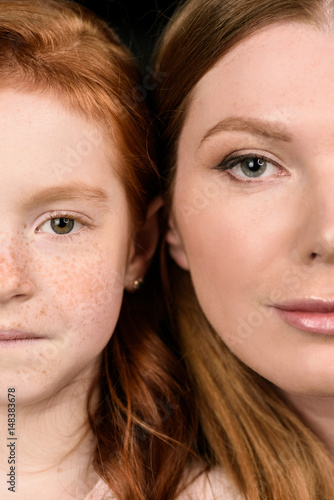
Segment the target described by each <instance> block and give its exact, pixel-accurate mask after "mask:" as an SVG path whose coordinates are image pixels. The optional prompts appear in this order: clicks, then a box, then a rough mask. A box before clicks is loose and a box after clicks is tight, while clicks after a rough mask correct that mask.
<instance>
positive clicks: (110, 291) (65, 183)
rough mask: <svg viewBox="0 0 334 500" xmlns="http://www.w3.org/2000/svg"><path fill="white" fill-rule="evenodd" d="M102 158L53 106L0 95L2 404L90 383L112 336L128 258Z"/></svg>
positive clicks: (114, 191) (124, 208) (108, 166)
mask: <svg viewBox="0 0 334 500" xmlns="http://www.w3.org/2000/svg"><path fill="white" fill-rule="evenodd" d="M111 133H112V131H111ZM110 149H111V148H108V149H107V146H106V145H105V142H104V140H103V137H102V132H100V131H99V130H98V129H97V128H94V126H93V125H90V124H89V123H88V122H86V121H85V120H84V119H83V118H82V117H80V116H79V115H76V114H74V113H72V112H69V111H67V110H65V109H64V107H63V106H62V105H61V104H60V103H59V102H57V101H55V100H54V99H52V98H50V97H43V96H41V95H39V94H37V93H36V94H34V93H31V94H25V93H23V92H19V93H14V92H12V91H9V90H2V91H1V92H0V172H1V183H0V220H1V226H0V349H1V361H0V381H1V382H0V386H1V387H2V389H1V391H0V392H1V396H0V399H3V398H4V399H5V400H6V399H7V388H8V387H12V386H15V387H16V388H17V394H18V398H20V400H21V401H23V402H24V401H27V402H32V401H36V400H39V399H41V398H43V397H46V396H48V395H50V394H52V393H54V392H55V391H56V390H58V389H60V388H61V387H64V386H65V385H66V384H68V383H70V382H73V381H75V380H77V379H79V378H84V377H88V378H89V377H91V376H92V374H93V373H94V371H95V369H96V363H97V361H98V359H99V354H100V353H101V351H102V349H103V348H104V346H105V345H106V344H107V342H108V340H109V338H110V336H111V334H112V332H113V330H114V328H115V325H116V322H117V319H118V315H119V310H120V306H121V302H122V295H123V289H124V284H125V283H127V281H126V280H127V278H126V273H127V272H129V266H128V264H129V262H130V261H131V256H132V249H131V248H130V245H129V240H130V218H129V210H128V204H127V200H126V196H125V190H124V188H123V185H122V183H121V181H120V180H119V178H118V177H117V175H116V173H115V171H113V165H115V166H117V165H118V164H119V162H120V158H119V157H118V155H117V148H115V149H114V150H113V151H112V152H110Z"/></svg>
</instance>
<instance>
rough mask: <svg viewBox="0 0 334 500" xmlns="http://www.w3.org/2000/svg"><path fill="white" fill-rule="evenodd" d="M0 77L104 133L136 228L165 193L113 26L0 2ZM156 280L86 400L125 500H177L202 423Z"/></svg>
mask: <svg viewBox="0 0 334 500" xmlns="http://www.w3.org/2000/svg"><path fill="white" fill-rule="evenodd" d="M0 75H1V81H2V84H3V85H6V86H8V85H10V86H11V87H12V88H17V89H24V90H28V91H38V92H42V93H46V94H47V95H51V96H55V97H56V98H58V99H60V100H61V101H62V102H63V103H65V105H66V106H68V107H70V109H73V111H75V112H80V113H81V114H82V115H83V116H84V117H85V118H86V119H88V120H90V121H92V122H94V123H96V124H97V125H98V126H99V127H100V128H101V130H102V131H103V135H104V137H105V139H106V141H110V145H113V147H114V148H115V147H116V148H117V151H118V152H119V154H120V158H121V162H120V165H119V166H118V167H117V168H118V174H119V176H120V178H121V179H122V181H123V184H124V186H125V189H126V192H127V198H128V202H129V205H130V209H131V215H132V221H133V231H135V230H136V229H138V228H139V227H140V225H141V224H142V223H143V222H144V220H145V216H146V211H147V206H148V203H149V202H150V201H151V200H152V199H153V198H154V197H155V196H156V194H157V193H158V192H159V189H160V184H159V177H158V174H157V170H156V168H155V163H154V156H153V151H154V138H153V135H152V130H151V127H150V124H151V118H150V115H149V112H148V110H147V106H146V104H145V102H144V101H142V100H141V101H139V100H137V99H136V87H137V88H138V84H139V83H140V80H141V77H140V74H139V72H138V70H137V68H136V67H135V65H134V63H133V58H132V56H131V54H130V53H129V52H128V50H127V49H125V48H124V47H123V46H122V44H121V43H120V41H119V40H118V38H117V36H116V35H115V33H114V32H113V31H112V30H111V29H110V28H109V27H108V25H107V24H106V23H104V22H103V21H102V20H100V19H98V18H97V17H95V16H94V15H93V14H92V13H90V12H89V11H87V10H86V9H84V8H82V7H80V6H78V5H77V4H75V3H72V2H65V1H54V0H44V1H43V2H41V1H39V0H10V1H6V0H1V1H0ZM115 145H116V146H115ZM157 274H158V273H157V272H156V267H153V268H152V270H151V272H150V273H149V274H148V277H147V279H146V282H147V284H146V287H145V289H144V290H143V291H140V292H139V293H137V294H125V297H124V303H123V307H122V311H121V315H120V318H119V321H118V325H117V327H116V331H115V332H114V335H113V336H112V338H111V340H110V341H109V344H108V345H107V347H106V348H105V351H104V357H103V363H102V366H101V371H100V373H99V374H98V379H97V380H95V381H94V383H95V384H96V383H98V384H99V386H100V393H101V398H100V402H99V404H98V407H97V408H93V409H91V408H90V404H89V401H88V411H89V419H90V423H91V426H92V429H93V431H94V433H95V436H96V450H95V454H94V465H95V469H96V471H97V472H98V473H99V475H100V476H101V477H102V478H103V479H104V480H105V481H106V482H107V483H108V485H109V486H110V488H111V490H112V491H113V493H114V494H115V495H116V498H118V499H121V500H126V499H127V500H133V499H138V500H150V499H152V500H153V499H155V500H163V499H166V500H167V499H172V498H174V497H175V495H176V492H177V489H178V483H179V481H180V477H181V476H182V473H183V470H184V468H185V466H186V464H187V460H188V455H187V452H188V451H189V450H190V449H191V447H192V444H193V440H192V429H193V428H195V427H196V418H195V417H194V416H193V415H196V412H195V410H194V407H193V403H192V396H191V392H190V390H189V384H188V382H187V376H186V372H185V370H184V367H183V365H182V363H181V362H180V361H179V360H178V358H177V357H176V355H175V354H174V353H173V351H172V349H170V348H169V347H167V344H166V341H165V339H164V332H165V331H166V328H165V327H164V307H163V305H162V302H161V303H160V298H161V294H160V290H161V285H160V281H159V278H158V277H157ZM153 303H154V306H153ZM92 392H93V387H92Z"/></svg>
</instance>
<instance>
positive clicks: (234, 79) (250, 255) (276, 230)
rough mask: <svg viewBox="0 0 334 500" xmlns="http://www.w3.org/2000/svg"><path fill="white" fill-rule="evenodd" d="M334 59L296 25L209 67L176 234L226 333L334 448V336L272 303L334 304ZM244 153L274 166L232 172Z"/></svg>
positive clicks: (173, 245)
mask: <svg viewBox="0 0 334 500" xmlns="http://www.w3.org/2000/svg"><path fill="white" fill-rule="evenodd" d="M333 67H334V36H333V34H332V33H331V32H328V31H327V32H326V31H325V30H324V31H321V30H318V29H316V28H314V27H311V26H309V25H303V24H291V23H290V24H283V25H282V24H281V25H275V26H271V27H267V28H265V29H263V30H261V31H259V32H257V33H256V34H254V35H252V36H251V37H249V38H247V39H245V40H244V41H242V42H241V43H240V44H239V45H238V46H236V47H235V48H233V49H232V50H231V51H230V53H229V54H227V55H226V56H225V57H224V58H222V59H221V60H220V61H219V62H218V64H216V65H215V67H213V68H212V69H211V70H209V71H208V72H207V74H206V75H205V76H204V77H203V78H202V79H201V80H200V81H199V82H198V84H197V85H196V87H195V89H194V93H193V96H192V100H191V104H190V107H189V110H188V113H187V118H186V121H185V124H184V127H183V129H182V132H181V136H180V141H179V147H178V154H177V172H176V180H175V191H174V198H173V206H172V215H171V217H170V229H169V232H168V235H167V240H168V242H169V244H170V252H171V255H172V256H173V258H174V259H175V261H176V262H177V263H178V264H179V266H180V267H181V268H183V269H185V270H188V271H189V272H190V273H191V276H192V280H193V283H194V287H195V290H196V294H197V296H198V299H199V302H200V304H201V307H202V309H203V311H204V313H205V315H206V316H207V318H208V320H209V321H210V323H211V324H212V325H213V327H214V328H215V330H216V331H217V332H218V334H219V335H220V336H221V338H222V339H223V340H224V342H225V343H226V344H227V345H228V346H229V347H230V349H231V350H232V351H233V352H234V353H235V354H236V356H237V357H239V358H240V359H241V360H242V361H243V362H244V363H245V364H247V365H248V366H250V367H251V368H252V369H253V370H255V371H256V372H258V373H259V374H260V375H262V376H263V377H265V378H267V379H268V380H270V381H271V382H272V383H273V384H275V385H276V386H277V387H278V388H279V390H280V391H281V392H282V394H283V395H284V396H285V397H286V398H287V399H288V400H289V401H290V402H291V404H292V405H293V406H294V407H295V409H296V411H297V412H298V413H299V414H300V415H301V416H302V418H303V419H304V420H305V421H306V423H307V424H308V425H309V426H310V427H311V428H312V429H313V430H314V431H315V432H316V433H317V434H318V435H319V436H320V437H321V439H322V440H323V442H324V443H325V445H326V447H327V448H328V450H329V451H330V452H331V453H332V454H334V433H333V428H334V363H333V359H334V335H333V334H331V335H324V334H319V333H312V332H306V331H303V330H302V329H300V328H297V327H295V326H292V325H291V324H288V323H287V322H285V321H284V320H283V319H282V318H281V317H280V316H279V315H278V314H277V313H276V311H275V309H273V308H272V305H273V304H274V303H276V302H280V301H282V302H283V301H286V300H293V299H296V298H298V299H300V298H303V299H304V298H305V299H308V298H311V299H312V298H318V299H320V300H324V301H326V300H327V301H328V300H334V288H333V283H334V196H333V193H334V177H333V175H332V172H333V169H334V163H333V158H334V121H333V109H334V78H333ZM218 124H219V125H218ZM238 155H246V156H247V155H251V156H252V157H256V158H257V159H259V161H260V162H262V164H263V162H264V163H265V168H264V170H263V173H262V174H261V175H259V177H257V178H255V177H250V176H249V175H247V174H249V169H248V171H247V169H246V173H245V170H242V169H241V168H240V161H239V164H238V161H236V162H235V163H234V164H233V165H234V166H233V168H232V169H230V170H228V171H227V170H226V171H222V166H224V165H225V166H226V161H227V159H229V158H231V157H234V156H238ZM223 162H224V163H223ZM245 181H248V182H247V183H246V182H245Z"/></svg>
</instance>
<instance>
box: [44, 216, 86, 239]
mask: <svg viewBox="0 0 334 500" xmlns="http://www.w3.org/2000/svg"><path fill="white" fill-rule="evenodd" d="M57 218H64V219H65V218H68V219H73V220H75V221H76V222H79V223H80V224H82V225H83V226H84V227H83V228H80V229H79V230H78V231H76V232H74V233H68V234H52V233H49V232H43V231H40V228H41V226H43V224H45V223H46V222H48V221H50V220H52V219H57ZM92 226H93V224H92V223H91V222H90V220H89V219H88V217H85V216H84V215H82V214H79V213H77V212H71V211H70V210H55V211H51V212H48V213H47V214H44V218H43V220H41V222H40V223H39V224H38V225H37V228H36V229H35V232H36V233H41V234H46V235H48V237H50V238H52V239H59V238H61V239H65V238H66V239H70V238H73V237H74V236H79V234H78V233H81V232H82V230H83V229H90V228H92Z"/></svg>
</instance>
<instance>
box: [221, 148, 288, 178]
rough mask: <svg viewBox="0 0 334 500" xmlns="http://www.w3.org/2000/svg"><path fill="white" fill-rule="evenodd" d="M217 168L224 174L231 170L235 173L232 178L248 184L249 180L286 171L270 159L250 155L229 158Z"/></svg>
mask: <svg viewBox="0 0 334 500" xmlns="http://www.w3.org/2000/svg"><path fill="white" fill-rule="evenodd" d="M215 168H216V169H217V170H220V171H223V172H224V171H228V170H229V171H231V172H232V173H233V175H231V174H230V176H231V177H233V178H234V179H235V180H242V181H243V182H247V179H255V178H258V177H269V176H272V175H277V174H279V173H280V174H282V172H283V170H284V169H282V167H279V166H278V165H275V164H274V163H273V162H272V161H270V160H269V159H268V158H265V157H262V156H254V155H249V154H248V155H240V156H235V157H233V158H227V159H226V160H224V161H223V162H222V163H220V164H219V165H218V167H215ZM249 182H251V181H249Z"/></svg>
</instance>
